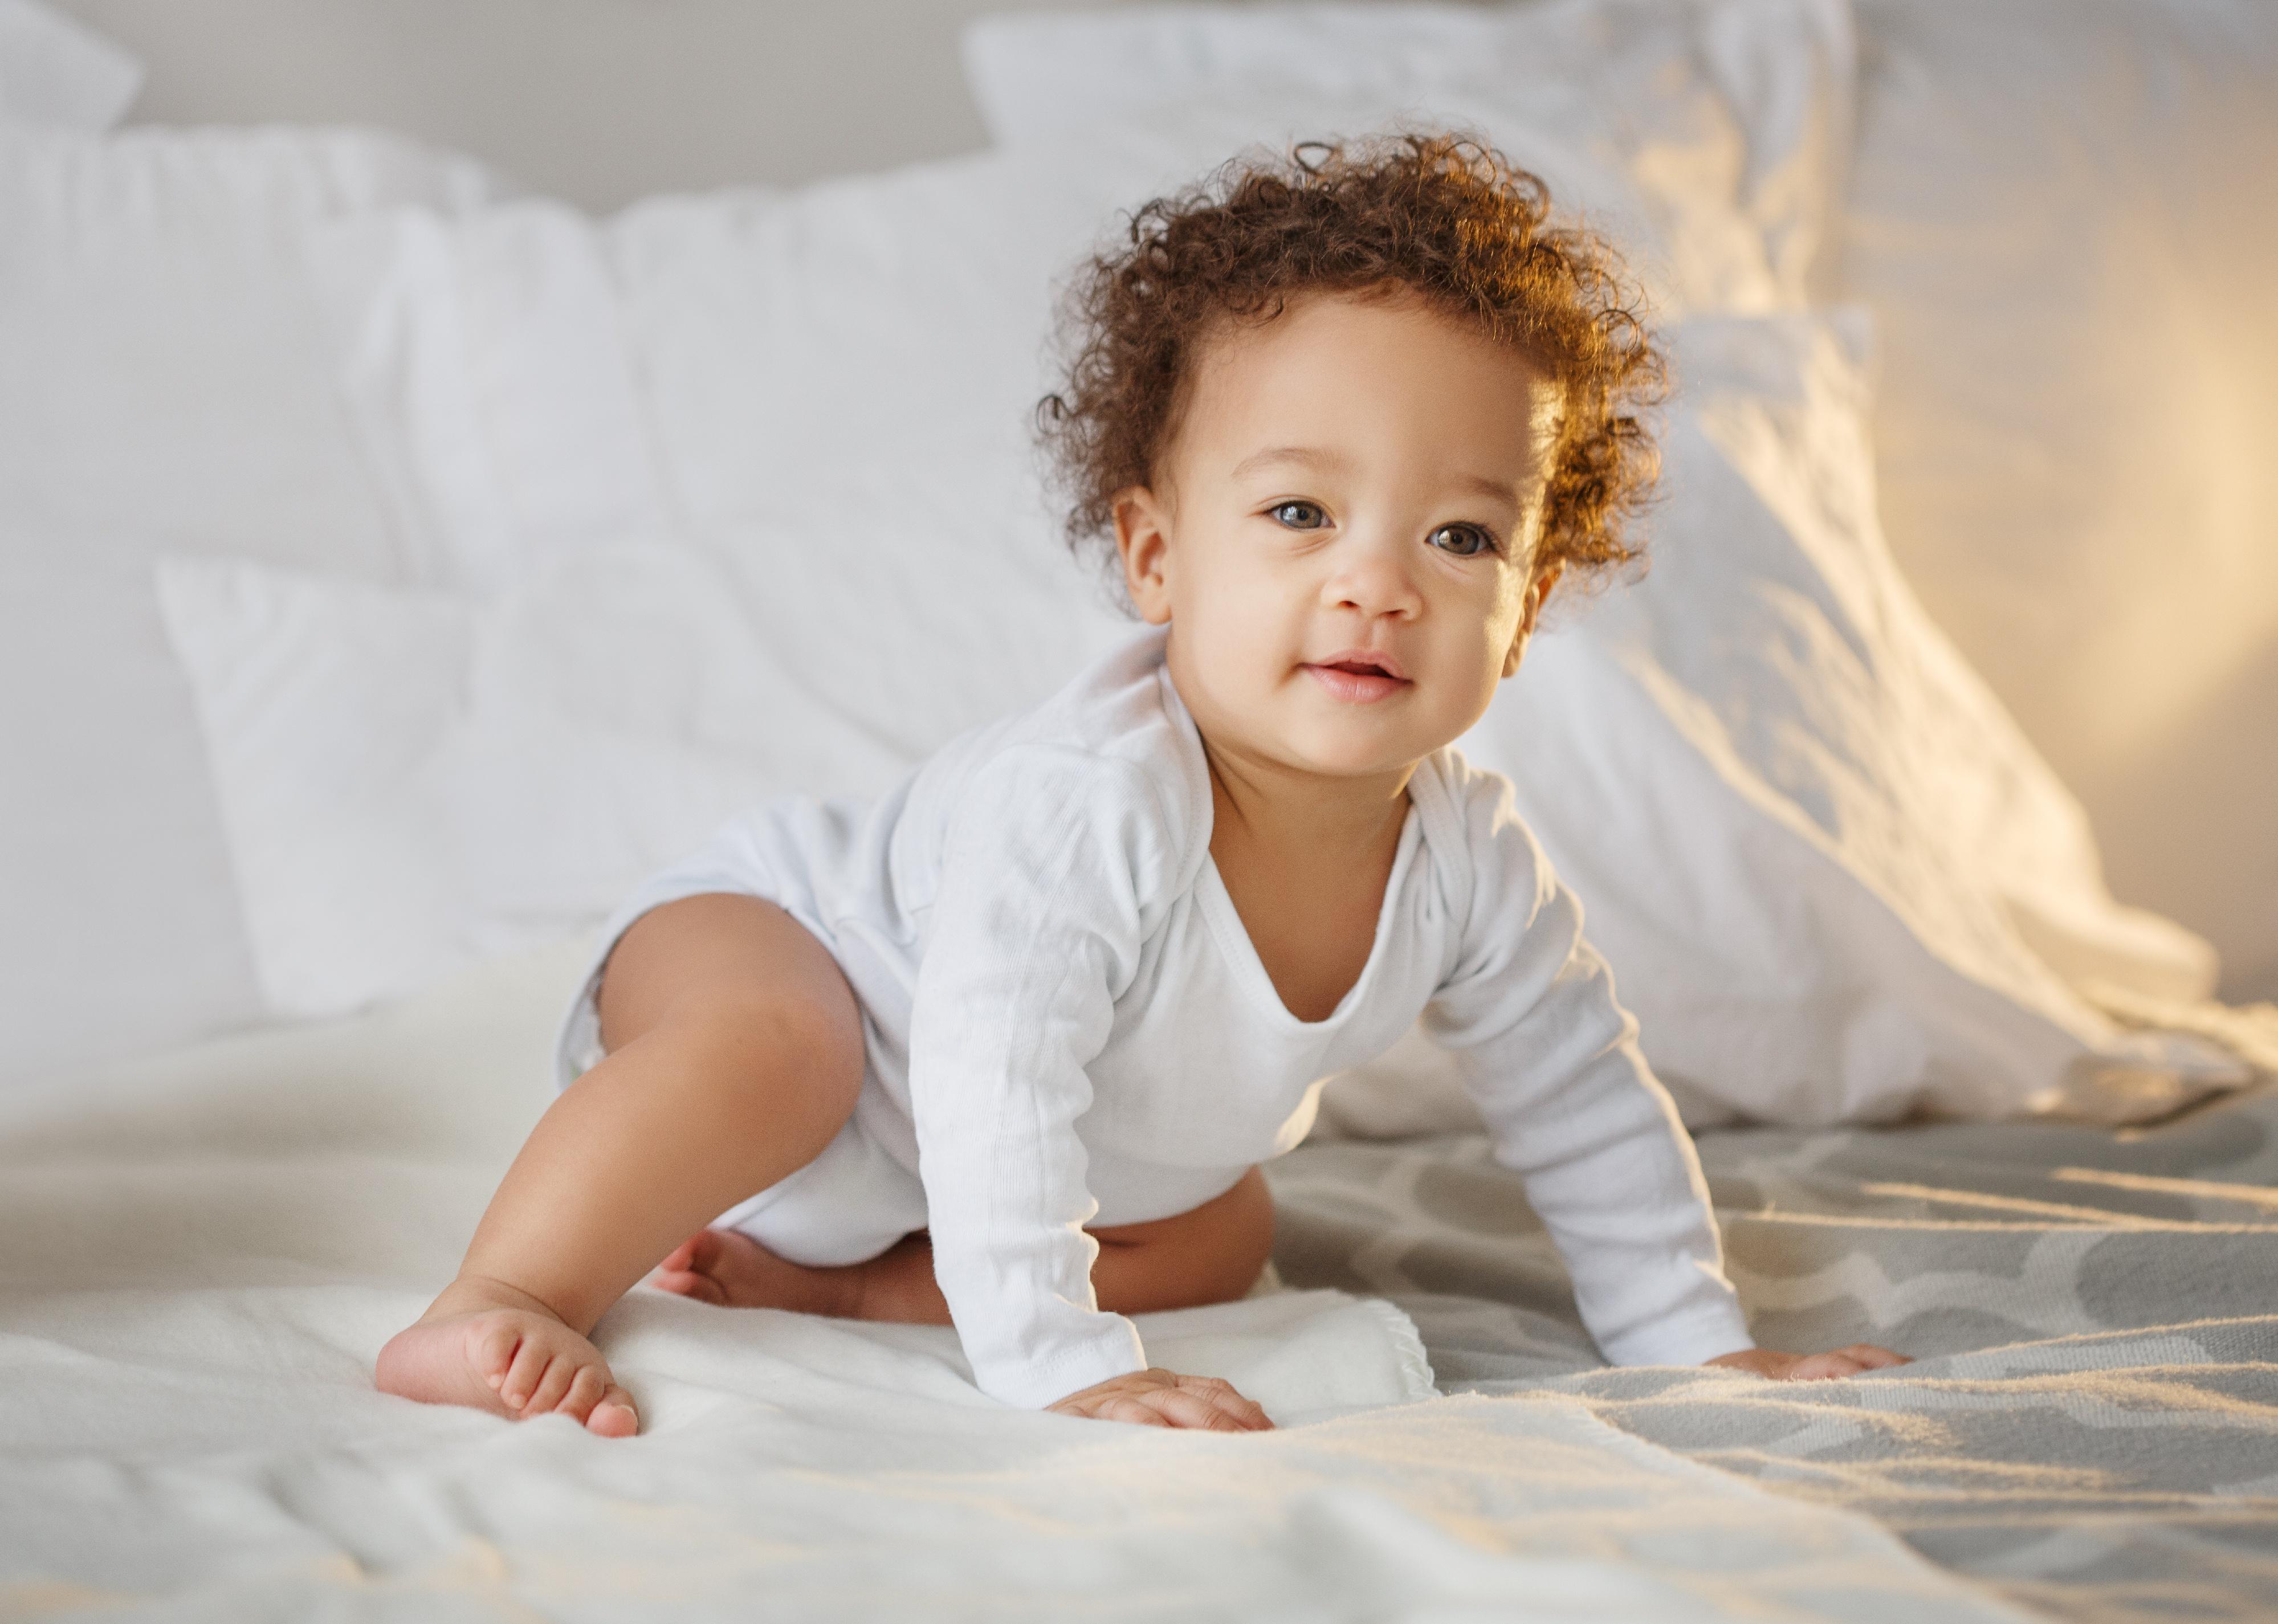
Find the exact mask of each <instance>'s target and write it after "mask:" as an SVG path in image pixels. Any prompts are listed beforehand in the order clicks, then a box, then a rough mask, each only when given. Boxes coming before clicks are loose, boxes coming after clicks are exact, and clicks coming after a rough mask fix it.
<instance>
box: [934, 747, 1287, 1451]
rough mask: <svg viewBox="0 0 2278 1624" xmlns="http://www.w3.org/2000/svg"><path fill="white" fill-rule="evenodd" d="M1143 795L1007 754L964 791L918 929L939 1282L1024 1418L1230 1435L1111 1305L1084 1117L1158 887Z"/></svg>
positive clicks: (1228, 1401) (1223, 1397) (1115, 778)
mask: <svg viewBox="0 0 2278 1624" xmlns="http://www.w3.org/2000/svg"><path fill="white" fill-rule="evenodd" d="M1174 860H1175V854H1174V853H1173V852H1172V851H1171V850H1168V849H1167V848H1166V841H1165V836H1164V834H1163V832H1162V828H1161V824H1160V820H1159V814H1158V808H1157V803H1156V800H1155V795H1154V790H1153V788H1152V786H1151V784H1150V782H1149V781H1148V780H1147V779H1146V778H1145V777H1144V775H1143V774H1142V773H1141V771H1140V769H1138V768H1137V767H1135V766H1132V765H1131V764H1129V763H1128V762H1123V761H1120V760H1115V759H1103V758H1099V757H1094V756H1089V755H1086V754H1083V753H1081V752H1078V751H1072V750H1067V749H1065V748H1056V747H1043V746H1027V747H1020V746H1016V747H1014V748H1013V749H1012V750H1009V751H1005V753H1003V754H1001V755H999V756H998V757H997V758H995V759H991V760H990V761H988V762H985V763H983V764H982V766H980V767H978V768H976V769H975V774H974V775H973V777H972V779H971V780H969V781H968V782H967V784H966V785H965V786H964V787H963V789H962V790H961V792H960V794H959V802H958V807H957V811H956V813H955V815H954V818H953V820H952V827H951V828H950V830H949V833H948V835H947V837H946V839H945V842H944V849H943V851H942V856H941V863H940V874H941V878H940V882H939V888H938V890H937V891H936V895H935V897H934V899H933V902H932V904H931V909H930V914H929V919H928V921H927V925H926V941H925V951H924V956H923V958H922V960H921V964H920V967H919V972H918V981H917V989H916V994H915V997H914V1000H913V1007H912V1013H911V1024H910V1096H911V1104H912V1107H913V1113H914V1116H915V1118H916V1125H917V1133H918V1150H919V1157H918V1167H919V1173H920V1176H921V1178H922V1179H923V1180H924V1183H925V1188H926V1209H927V1223H928V1226H929V1229H930V1230H931V1231H932V1237H933V1253H934V1271H935V1275H936V1278H937V1279H938V1280H939V1282H940V1285H941V1290H942V1295H943V1297H944V1300H946V1301H947V1303H948V1305H949V1311H950V1315H951V1318H952V1321H953V1322H954V1323H955V1324H956V1326H957V1330H958V1335H959V1339H960V1341H961V1342H962V1343H963V1345H964V1347H965V1352H966V1356H967V1359H968V1360H970V1361H971V1362H972V1365H973V1371H974V1378H975V1381H976V1382H977V1383H978V1384H979V1385H980V1386H981V1388H982V1391H984V1392H987V1393H989V1394H990V1396H992V1397H994V1398H998V1399H1003V1400H1005V1402H1006V1403H1009V1404H1014V1405H1019V1406H1021V1407H1028V1408H1045V1407H1050V1408H1052V1409H1056V1410H1060V1411H1062V1412H1063V1413H1066V1414H1088V1415H1097V1416H1099V1417H1102V1418H1104V1419H1109V1420H1133V1421H1151V1422H1154V1423H1155V1424H1158V1425H1170V1426H1182V1427H1183V1426H1214V1425H1222V1424H1227V1423H1229V1422H1230V1423H1231V1424H1232V1425H1233V1426H1235V1428H1238V1429H1242V1430H1249V1429H1252V1428H1255V1427H1258V1426H1262V1425H1265V1424H1266V1423H1265V1417H1264V1414H1263V1412H1261V1411H1259V1410H1258V1409H1257V1407H1256V1406H1255V1405H1252V1404H1250V1401H1249V1400H1247V1399H1243V1398H1242V1396H1241V1395H1240V1394H1238V1393H1235V1391H1234V1390H1233V1389H1232V1388H1231V1387H1228V1386H1227V1385H1226V1384H1224V1383H1222V1382H1219V1383H1212V1382H1204V1381H1201V1380H1197V1379H1195V1378H1184V1377H1180V1376H1175V1375H1173V1373H1171V1372H1167V1371H1162V1370H1154V1369H1150V1368H1149V1367H1148V1363H1147V1359H1146V1356H1145V1353H1144V1352H1143V1349H1142V1348H1141V1346H1140V1342H1139V1333H1138V1331H1137V1330H1136V1328H1135V1326H1134V1325H1133V1324H1132V1323H1131V1322H1130V1321H1129V1320H1128V1319H1127V1318H1125V1317H1123V1316H1122V1315H1118V1314H1108V1313H1103V1312H1101V1311H1100V1309H1099V1308H1098V1307H1097V1300H1096V1298H1095V1296H1094V1294H1093V1287H1092V1281H1091V1269H1092V1264H1093V1262H1094V1259H1095V1258H1096V1256H1097V1252H1098V1243H1097V1241H1096V1240H1095V1239H1093V1237H1091V1236H1090V1235H1089V1234H1087V1233H1085V1231H1084V1225H1085V1224H1088V1223H1089V1221H1090V1220H1091V1218H1092V1217H1093V1216H1094V1214H1095V1213H1096V1212H1097V1202H1095V1201H1093V1200H1092V1197H1091V1194H1090V1192H1089V1189H1088V1188H1087V1187H1086V1185H1085V1171H1086V1157H1085V1154H1084V1148H1083V1143H1082V1140H1080V1139H1079V1138H1078V1137H1077V1135H1076V1131H1075V1124H1076V1121H1077V1119H1078V1118H1079V1117H1082V1115H1083V1113H1084V1112H1085V1111H1086V1110H1087V1109H1089V1107H1090V1105H1091V1082H1090V1079H1089V1076H1088V1075H1087V1074H1086V1071H1085V1067H1086V1066H1087V1065H1088V1064H1089V1063H1090V1062H1091V1061H1092V1060H1093V1059H1094V1058H1095V1057H1096V1056H1097V1055H1098V1054H1099V1052H1100V1050H1101V1049H1102V1048H1105V1045H1106V1042H1107V1038H1108V1033H1109V1031H1110V1029H1111V1027H1112V1024H1113V1020H1114V1013H1115V1010H1114V999H1115V994H1116V992H1117V991H1118V990H1119V989H1120V988H1121V987H1125V986H1128V984H1129V982H1130V980H1131V978H1132V977H1133V976H1134V975H1135V973H1136V972H1137V965H1138V957H1139V952H1140V949H1141V945H1142V943H1143V939H1144V935H1145V928H1146V917H1147V915H1146V909H1145V906H1144V904H1143V900H1142V899H1143V898H1145V897H1148V896H1161V895H1163V894H1165V892H1166V889H1167V886H1168V881H1169V875H1168V873H1166V865H1168V864H1170V863H1172V862H1173V861H1174Z"/></svg>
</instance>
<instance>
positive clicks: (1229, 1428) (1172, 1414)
mask: <svg viewBox="0 0 2278 1624" xmlns="http://www.w3.org/2000/svg"><path fill="white" fill-rule="evenodd" d="M1146 1402H1147V1403H1148V1404H1150V1405H1151V1406H1153V1407H1154V1408H1155V1409H1156V1410H1158V1411H1159V1412H1160V1413H1161V1414H1163V1415H1164V1416H1165V1417H1166V1419H1167V1420H1168V1422H1169V1423H1170V1424H1171V1425H1172V1426H1173V1427H1183V1428H1187V1429H1189V1430H1192V1431H1196V1432H1247V1431H1248V1430H1250V1429H1249V1428H1247V1427H1245V1426H1243V1425H1242V1423H1241V1422H1238V1421H1236V1420H1235V1418H1234V1417H1233V1416H1231V1415H1229V1414H1227V1413H1226V1412H1225V1411H1224V1410H1222V1409H1220V1408H1219V1407H1218V1406H1216V1405H1215V1404H1212V1402H1211V1401H1210V1400H1209V1399H1207V1398H1205V1397H1204V1396H1203V1395H1202V1394H1201V1393H1197V1392H1190V1391H1187V1390H1186V1389H1185V1388H1182V1387H1166V1388H1163V1389H1161V1390H1159V1391H1155V1392H1150V1393H1149V1394H1148V1395H1147V1398H1146Z"/></svg>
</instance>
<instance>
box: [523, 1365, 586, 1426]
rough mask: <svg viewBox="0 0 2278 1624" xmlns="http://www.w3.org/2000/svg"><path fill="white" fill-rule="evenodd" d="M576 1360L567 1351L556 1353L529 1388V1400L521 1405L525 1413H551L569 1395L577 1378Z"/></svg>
mask: <svg viewBox="0 0 2278 1624" xmlns="http://www.w3.org/2000/svg"><path fill="white" fill-rule="evenodd" d="M577 1369H578V1365H577V1360H576V1358H574V1357H573V1356H572V1355H570V1354H568V1353H556V1354H555V1355H554V1362H553V1363H551V1364H549V1365H547V1367H546V1374H545V1375H544V1376H540V1377H539V1382H538V1385H537V1386H536V1387H534V1388H532V1389H531V1394H530V1399H529V1402H527V1403H525V1404H524V1406H523V1407H522V1411H523V1414H525V1415H551V1414H553V1413H554V1411H555V1410H556V1409H557V1408H559V1407H561V1403H562V1399H566V1398H568V1397H569V1389H570V1386H571V1384H574V1383H575V1382H576V1381H577Z"/></svg>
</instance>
